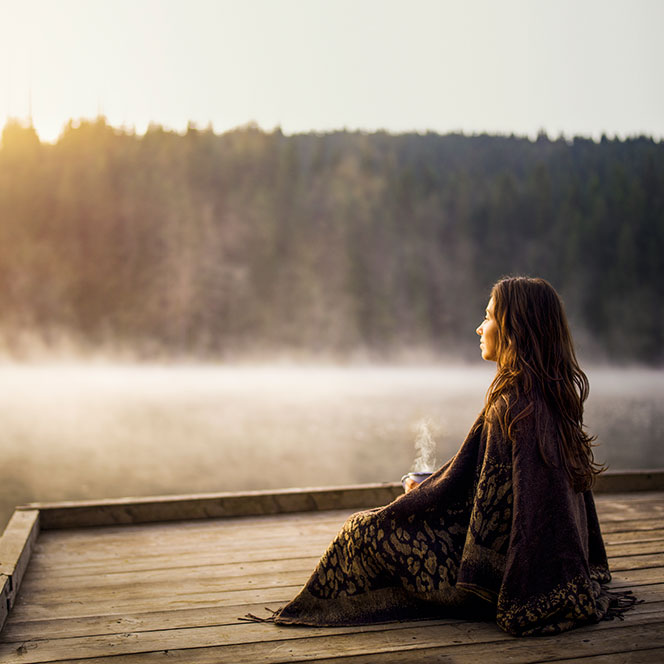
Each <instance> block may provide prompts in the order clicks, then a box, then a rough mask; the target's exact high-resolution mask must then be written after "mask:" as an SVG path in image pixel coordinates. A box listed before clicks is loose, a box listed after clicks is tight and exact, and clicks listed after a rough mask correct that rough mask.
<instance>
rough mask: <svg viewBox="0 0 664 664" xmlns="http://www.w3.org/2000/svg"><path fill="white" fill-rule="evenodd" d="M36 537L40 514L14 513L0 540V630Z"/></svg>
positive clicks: (28, 512)
mask: <svg viewBox="0 0 664 664" xmlns="http://www.w3.org/2000/svg"><path fill="white" fill-rule="evenodd" d="M38 536H39V512H38V511H37V510H24V511H20V510H16V511H15V512H14V514H13V515H12V518H11V519H10V520H9V523H8V524H7V527H6V528H5V531H4V532H3V533H2V537H0V631H1V630H2V627H3V626H4V623H5V620H6V619H7V614H8V613H9V610H10V609H11V608H12V607H13V606H14V602H15V601H16V595H17V594H18V590H19V588H20V587H21V581H22V580H23V575H24V574H25V570H26V569H27V568H28V562H29V561H30V556H31V555H32V549H33V548H34V545H35V542H36V541H37V537H38Z"/></svg>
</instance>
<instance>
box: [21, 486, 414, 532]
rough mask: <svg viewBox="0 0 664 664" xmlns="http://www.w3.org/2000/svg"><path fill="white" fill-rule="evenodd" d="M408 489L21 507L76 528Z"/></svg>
mask: <svg viewBox="0 0 664 664" xmlns="http://www.w3.org/2000/svg"><path fill="white" fill-rule="evenodd" d="M402 492H403V489H402V488H401V485H399V484H393V483H390V484H365V485H362V486H345V487H332V488H313V489H282V490H278V491H274V490H272V491H245V492H233V493H230V492H229V493H218V494H200V495H188V496H152V497H148V498H117V499H110V500H101V501H81V502H61V503H32V504H30V505H25V506H22V507H19V508H17V509H18V510H39V512H40V515H41V516H40V522H41V527H42V528H43V529H49V528H76V527H80V526H108V525H117V524H132V523H146V522H155V521H180V520H188V519H207V518H220V517H232V516H253V515H268V514H284V513H288V512H312V511H322V510H332V509H355V508H361V507H373V506H376V505H386V504H387V503H389V502H391V501H392V500H394V498H396V497H397V496H398V495H400V494H401V493H402Z"/></svg>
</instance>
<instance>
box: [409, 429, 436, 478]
mask: <svg viewBox="0 0 664 664" xmlns="http://www.w3.org/2000/svg"><path fill="white" fill-rule="evenodd" d="M433 428H434V427H433V424H432V423H431V421H430V420H428V419H424V420H420V421H419V422H418V423H417V424H416V425H415V429H416V433H417V435H416V437H415V455H416V456H415V460H414V461H413V466H412V471H413V472H415V473H432V472H433V471H434V470H435V469H436V441H435V440H434V439H433V436H432V434H431V430H432V429H433Z"/></svg>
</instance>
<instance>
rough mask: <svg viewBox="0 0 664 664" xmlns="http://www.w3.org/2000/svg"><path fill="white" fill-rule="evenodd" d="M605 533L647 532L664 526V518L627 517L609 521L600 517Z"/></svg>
mask: <svg viewBox="0 0 664 664" xmlns="http://www.w3.org/2000/svg"><path fill="white" fill-rule="evenodd" d="M600 526H601V527H602V533H603V534H604V535H610V534H613V533H647V532H650V531H653V530H661V529H662V528H664V519H627V520H624V521H608V520H605V519H600Z"/></svg>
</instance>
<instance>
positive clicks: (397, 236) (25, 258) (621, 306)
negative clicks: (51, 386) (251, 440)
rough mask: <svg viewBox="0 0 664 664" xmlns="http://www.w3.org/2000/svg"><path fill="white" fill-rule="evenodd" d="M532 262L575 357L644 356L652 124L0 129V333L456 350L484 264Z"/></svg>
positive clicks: (81, 343) (355, 353) (376, 352)
mask: <svg viewBox="0 0 664 664" xmlns="http://www.w3.org/2000/svg"><path fill="white" fill-rule="evenodd" d="M508 274H528V275H531V276H542V277H544V278H546V279H548V280H549V281H550V282H551V283H552V284H553V285H554V286H555V287H556V288H557V289H558V291H559V292H560V293H561V295H562V297H563V299H564V301H565V305H566V308H567V312H568V315H569V318H570V321H571V323H572V326H573V331H574V334H575V338H576V340H577V343H578V345H579V349H580V351H581V353H582V354H583V355H584V356H585V357H590V358H594V359H599V360H608V361H612V362H617V363H630V362H637V363H643V364H648V365H662V363H664V306H663V302H664V143H662V142H661V141H655V140H653V139H652V138H649V137H643V136H642V137H633V138H628V139H617V138H612V139H609V138H607V137H602V139H601V140H599V141H594V140H591V139H589V138H579V137H575V138H564V137H560V138H558V139H555V140H553V139H550V138H549V137H548V136H547V135H546V134H545V133H541V134H540V135H539V136H538V137H537V138H536V139H535V140H533V139H529V138H525V137H517V136H503V135H462V134H447V135H439V134H435V133H422V134H419V133H408V134H389V133H386V132H374V133H365V132H350V131H338V132H332V133H321V134H318V133H309V134H299V135H284V134H283V133H282V132H281V131H280V130H279V129H276V130H273V131H269V132H268V131H264V130H262V129H260V128H258V127H257V126H255V125H251V124H250V125H247V126H244V127H240V128H237V129H234V130H232V131H228V132H225V133H221V134H217V133H215V132H214V131H213V130H212V129H211V128H207V129H202V128H197V127H195V126H193V125H190V126H189V128H188V129H187V131H186V132H184V133H177V132H173V131H168V130H165V129H164V128H162V127H160V126H156V125H155V126H151V127H150V128H149V129H148V130H147V131H146V132H145V133H144V134H137V133H136V132H134V131H132V130H127V129H122V128H115V127H113V126H110V125H109V124H108V123H107V122H106V120H105V119H104V118H103V117H99V118H97V119H95V120H90V121H78V122H73V121H71V122H70V123H69V124H68V125H67V127H66V128H65V129H64V130H63V132H62V134H61V136H60V137H59V139H58V140H57V141H56V142H55V143H53V144H50V143H42V142H40V140H39V137H38V135H37V133H36V131H35V130H34V128H32V127H31V126H26V125H24V124H21V123H19V122H17V121H10V122H8V123H7V124H6V126H5V127H4V130H3V133H2V144H1V147H0V311H1V312H2V315H1V316H0V351H1V352H2V353H3V354H4V355H7V356H10V357H11V356H15V357H21V356H22V354H25V353H26V352H28V350H27V349H28V348H29V346H30V343H33V342H34V343H37V342H38V343H39V344H40V345H41V346H43V347H44V348H48V347H50V346H53V347H57V346H58V345H61V344H62V343H64V342H65V341H66V342H67V343H69V344H71V345H72V346H73V347H75V348H79V349H81V350H82V351H85V350H86V349H87V350H89V349H94V348H100V349H106V350H113V351H117V352H119V353H126V354H129V355H130V356H131V357H133V358H136V359H164V358H180V357H186V358H196V359H201V360H215V361H216V360H219V361H234V360H242V359H244V358H249V357H260V358H268V357H270V356H276V355H279V354H284V353H286V354H288V353H290V354H292V355H293V356H294V357H298V358H305V359H312V358H325V357H331V358H335V359H337V360H338V359H344V358H353V357H366V358H370V359H373V360H380V361H387V360H391V359H395V358H399V357H402V356H404V354H405V353H406V354H407V353H408V352H411V351H412V352H417V353H422V354H423V356H426V357H430V358H451V357H457V358H471V357H475V356H476V355H477V338H476V336H475V334H474V329H475V327H476V326H477V325H478V324H479V322H480V320H481V318H482V317H483V311H484V307H485V306H486V300H487V297H488V293H489V289H490V287H491V284H492V283H493V282H494V281H495V280H496V279H497V278H499V277H500V276H503V275H508Z"/></svg>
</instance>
